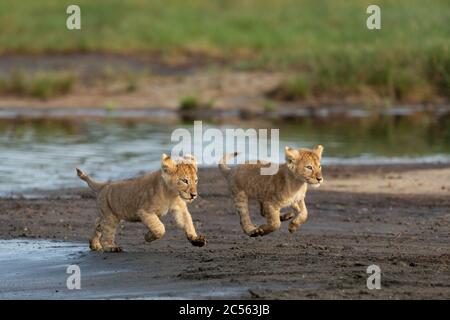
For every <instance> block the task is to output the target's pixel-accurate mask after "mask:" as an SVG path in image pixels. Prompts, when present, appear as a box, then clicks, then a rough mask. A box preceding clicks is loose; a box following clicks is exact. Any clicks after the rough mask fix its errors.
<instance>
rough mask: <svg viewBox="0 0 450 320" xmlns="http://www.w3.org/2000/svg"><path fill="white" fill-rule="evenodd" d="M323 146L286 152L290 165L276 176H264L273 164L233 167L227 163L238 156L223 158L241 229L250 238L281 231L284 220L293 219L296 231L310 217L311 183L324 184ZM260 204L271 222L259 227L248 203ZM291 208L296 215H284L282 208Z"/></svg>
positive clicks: (224, 173)
mask: <svg viewBox="0 0 450 320" xmlns="http://www.w3.org/2000/svg"><path fill="white" fill-rule="evenodd" d="M322 151H323V147H322V146H321V145H318V146H316V147H315V148H314V149H312V150H311V149H300V150H295V149H292V148H289V147H286V149H285V156H286V163H285V164H281V165H280V166H279V168H278V172H277V173H276V174H274V175H261V172H260V170H261V168H262V167H264V166H269V165H270V164H267V163H266V164H264V163H260V162H258V163H256V164H249V163H246V164H242V165H239V166H236V167H233V168H229V167H228V166H227V165H226V161H227V160H228V159H231V158H232V157H235V156H236V155H237V153H234V154H228V155H225V156H224V157H223V159H222V160H221V162H220V164H219V169H220V171H221V172H222V174H223V175H224V176H225V178H226V179H227V182H228V186H229V188H230V191H231V194H232V196H233V200H234V203H235V206H236V210H237V213H238V214H239V216H240V219H241V227H242V229H243V230H244V232H245V233H246V234H247V235H249V236H250V237H257V236H264V235H266V234H269V233H271V232H273V231H275V230H277V229H279V228H280V225H281V221H286V220H289V219H291V218H293V219H292V221H291V223H290V224H289V231H290V232H291V233H292V232H294V231H296V230H297V229H298V228H299V226H300V225H301V224H303V223H304V222H305V221H306V219H307V217H308V210H307V209H306V205H305V195H306V190H307V187H308V184H310V185H312V186H316V187H318V186H320V184H321V183H322V182H323V177H322V168H321V166H320V160H321V157H322ZM249 199H254V200H257V201H258V202H259V203H260V208H261V215H262V216H264V217H265V218H266V219H267V223H266V224H263V225H262V226H260V227H256V226H255V225H254V224H253V223H252V221H251V219H250V214H249V210H248V200H249ZM288 206H291V207H292V208H293V209H294V212H295V213H292V212H291V213H286V214H283V215H281V216H280V209H282V208H285V207H288Z"/></svg>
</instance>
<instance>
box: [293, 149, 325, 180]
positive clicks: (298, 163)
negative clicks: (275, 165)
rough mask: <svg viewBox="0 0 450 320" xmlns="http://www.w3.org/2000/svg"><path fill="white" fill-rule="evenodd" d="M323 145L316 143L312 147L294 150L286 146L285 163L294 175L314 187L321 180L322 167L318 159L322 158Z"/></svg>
mask: <svg viewBox="0 0 450 320" xmlns="http://www.w3.org/2000/svg"><path fill="white" fill-rule="evenodd" d="M322 151H323V147H322V146H321V145H318V146H316V147H314V148H313V149H299V150H295V149H292V148H290V147H286V149H285V151H284V152H285V156H286V164H287V166H288V168H289V170H291V172H292V173H293V174H294V176H295V177H297V178H298V179H300V180H301V181H304V182H306V183H308V184H310V185H312V186H314V187H318V186H320V184H321V183H322V182H323V177H322V167H321V166H320V160H321V158H322Z"/></svg>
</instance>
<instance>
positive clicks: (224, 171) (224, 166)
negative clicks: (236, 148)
mask: <svg viewBox="0 0 450 320" xmlns="http://www.w3.org/2000/svg"><path fill="white" fill-rule="evenodd" d="M238 154H239V153H238V152H234V153H228V154H226V155H224V156H223V157H222V159H221V160H220V161H219V170H220V172H222V174H223V176H224V177H227V176H228V173H229V172H230V171H231V168H230V167H228V166H227V161H228V160H230V159H231V158H234V157H236V156H237V155H238Z"/></svg>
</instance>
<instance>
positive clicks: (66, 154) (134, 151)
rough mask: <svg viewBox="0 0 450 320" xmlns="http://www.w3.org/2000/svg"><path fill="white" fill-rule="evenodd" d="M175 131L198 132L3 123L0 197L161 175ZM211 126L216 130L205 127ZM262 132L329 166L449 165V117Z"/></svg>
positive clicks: (318, 122)
mask: <svg viewBox="0 0 450 320" xmlns="http://www.w3.org/2000/svg"><path fill="white" fill-rule="evenodd" d="M239 126H241V127H242V126H244V127H245V125H244V124H242V125H239ZM177 127H185V128H187V129H190V130H192V124H180V125H177V126H175V125H170V126H164V125H161V124H152V123H149V122H139V121H125V120H114V121H113V120H104V121H69V120H49V119H47V120H36V119H34V120H3V121H0V195H9V194H12V193H20V192H25V191H31V190H32V189H57V188H62V187H79V186H83V184H82V182H81V181H79V180H78V179H77V178H76V176H75V171H74V168H75V167H76V166H80V167H82V168H83V169H84V170H85V171H87V172H89V173H94V174H93V175H94V176H95V178H98V179H117V178H124V177H130V176H133V175H135V174H138V173H141V172H146V171H149V170H152V169H155V168H157V167H158V165H159V159H160V155H161V153H163V152H166V153H170V150H171V148H172V147H173V146H174V144H175V143H172V142H171V141H170V138H171V133H172V131H173V130H174V129H175V128H177ZM208 127H215V126H214V125H204V129H206V128H208ZM217 127H218V128H219V129H222V130H224V128H225V127H223V126H217ZM261 127H262V128H270V127H272V128H279V129H280V140H281V141H280V150H282V148H283V146H284V145H290V146H296V147H305V146H306V147H308V146H312V145H314V144H317V143H321V144H323V145H324V146H325V148H326V149H325V150H326V151H325V158H324V162H325V163H339V162H341V161H343V160H345V161H353V162H357V163H370V162H376V163H378V162H381V161H384V162H392V161H397V162H410V161H419V162H425V161H428V162H438V161H439V162H450V116H448V115H447V116H441V117H435V116H427V115H413V116H396V117H386V116H384V117H366V118H351V119H336V118H332V119H327V118H308V119H304V120H301V121H297V122H295V123H289V124H288V123H283V124H277V123H272V124H271V125H269V126H268V125H267V124H266V125H261ZM207 144H208V142H205V143H204V146H205V145H207ZM219 156H220V155H218V157H219ZM252 157H253V158H254V155H253V156H252Z"/></svg>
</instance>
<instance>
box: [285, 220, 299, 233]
mask: <svg viewBox="0 0 450 320" xmlns="http://www.w3.org/2000/svg"><path fill="white" fill-rule="evenodd" d="M299 227H300V226H299V225H297V224H294V223H292V222H291V223H289V227H288V230H289V232H290V233H294V232H295V231H297V230H298V228H299Z"/></svg>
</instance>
